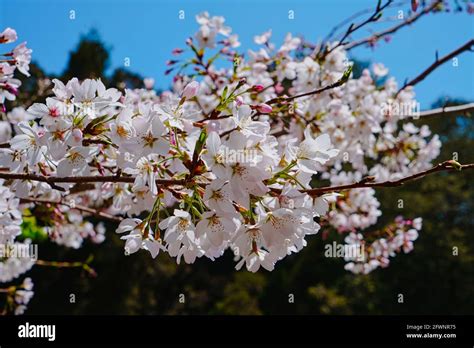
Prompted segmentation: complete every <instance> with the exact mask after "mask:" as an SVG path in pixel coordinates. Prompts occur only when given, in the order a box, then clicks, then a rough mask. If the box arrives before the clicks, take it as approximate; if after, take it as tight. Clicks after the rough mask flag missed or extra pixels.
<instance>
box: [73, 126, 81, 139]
mask: <svg viewBox="0 0 474 348" xmlns="http://www.w3.org/2000/svg"><path fill="white" fill-rule="evenodd" d="M72 137H73V138H74V140H75V141H77V142H79V141H82V131H81V130H80V129H79V128H74V129H73V130H72Z"/></svg>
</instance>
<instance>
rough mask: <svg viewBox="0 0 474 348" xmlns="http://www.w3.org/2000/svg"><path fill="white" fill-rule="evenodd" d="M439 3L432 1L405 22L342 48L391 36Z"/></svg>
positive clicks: (348, 48) (350, 47)
mask: <svg viewBox="0 0 474 348" xmlns="http://www.w3.org/2000/svg"><path fill="white" fill-rule="evenodd" d="M440 3H442V0H437V1H434V2H433V3H432V4H431V5H429V6H427V7H425V8H424V9H423V10H422V11H420V12H418V13H415V14H414V15H413V16H411V17H408V18H407V19H406V20H405V21H403V22H401V23H399V24H397V25H395V26H393V27H391V28H388V29H386V30H383V31H380V32H378V33H375V34H372V35H370V36H368V37H365V38H363V39H360V40H357V41H353V42H350V43H348V44H346V45H344V48H345V49H346V50H351V49H353V48H355V47H358V46H360V45H363V44H366V43H371V42H375V41H377V40H379V39H380V38H382V37H384V36H387V35H389V34H393V33H395V32H396V31H398V30H399V29H401V28H403V27H405V26H407V25H410V24H412V23H414V22H416V21H417V20H418V19H420V18H421V17H422V16H424V15H426V14H428V13H429V12H431V11H432V10H433V9H434V8H436V6H438V5H439V4H440Z"/></svg>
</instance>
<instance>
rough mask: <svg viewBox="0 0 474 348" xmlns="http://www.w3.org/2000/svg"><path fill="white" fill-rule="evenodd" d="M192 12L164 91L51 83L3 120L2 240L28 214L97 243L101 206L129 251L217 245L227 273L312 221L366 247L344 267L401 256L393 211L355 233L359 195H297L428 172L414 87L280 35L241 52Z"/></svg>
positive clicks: (360, 222) (5, 69) (286, 242)
mask: <svg viewBox="0 0 474 348" xmlns="http://www.w3.org/2000/svg"><path fill="white" fill-rule="evenodd" d="M196 19H197V22H198V24H199V26H200V27H199V30H198V32H197V33H196V34H195V35H194V38H189V39H188V40H187V41H186V48H176V49H175V50H173V55H174V56H175V58H174V59H173V60H171V61H169V62H168V66H169V70H168V71H167V73H168V74H171V73H172V72H174V73H175V75H174V78H173V88H172V90H170V91H165V92H162V93H157V92H156V91H155V90H154V89H153V82H154V81H153V80H151V79H145V81H144V88H140V89H133V90H132V89H125V90H124V91H122V90H120V89H117V88H107V87H106V86H105V85H104V84H103V82H102V81H101V80H92V79H86V80H84V81H79V80H78V79H76V78H73V79H71V80H69V81H65V82H62V81H60V80H57V79H54V80H53V81H52V84H53V88H52V94H51V95H50V96H49V97H47V98H46V100H45V101H44V103H34V104H33V105H30V106H29V107H27V109H23V108H16V109H14V110H12V112H10V113H9V114H8V118H9V120H10V123H11V124H12V125H13V127H12V130H11V133H10V134H8V133H5V134H6V135H5V137H6V140H7V141H8V145H9V146H5V147H3V148H1V149H0V166H1V167H2V168H6V169H7V170H8V172H9V173H12V174H15V175H17V177H18V178H19V179H18V178H17V179H15V180H10V181H9V182H8V183H6V182H2V183H0V207H3V208H1V213H2V214H3V215H1V216H0V229H1V231H2V232H1V234H0V238H4V239H2V240H5V242H6V241H8V242H11V243H14V239H15V237H16V236H18V235H19V234H20V232H21V231H20V228H19V225H20V223H21V209H26V208H28V209H29V210H30V211H32V212H33V213H34V214H35V216H36V218H37V220H38V223H39V224H40V225H41V226H42V227H44V230H45V232H47V233H48V235H49V237H50V239H51V240H53V241H55V242H56V243H58V244H61V245H65V246H68V247H72V248H79V247H80V246H81V245H82V244H83V242H84V240H86V239H87V240H90V241H92V242H94V243H100V242H102V241H103V240H104V238H105V228H104V226H103V225H102V224H100V223H96V222H95V221H96V220H95V219H90V217H91V216H93V215H98V216H99V217H100V216H104V214H106V215H107V216H108V217H113V218H114V221H118V222H119V224H118V227H117V229H116V232H117V233H118V234H119V235H120V236H121V239H123V240H124V250H125V254H127V255H130V254H133V253H135V252H137V251H139V250H141V249H143V250H146V251H147V252H149V253H150V255H151V256H152V257H153V258H155V257H156V256H157V255H158V254H159V253H160V252H165V253H168V254H169V255H170V256H171V257H175V258H176V260H177V262H178V263H180V262H181V261H183V260H184V262H185V263H193V262H195V260H196V259H198V258H200V257H207V258H210V259H212V260H214V259H216V258H218V257H220V256H222V255H224V253H225V252H226V251H227V250H229V251H230V252H232V253H233V254H234V255H235V261H236V268H237V269H240V268H242V267H243V266H244V265H245V267H246V268H247V269H248V270H249V271H252V272H255V271H257V270H259V269H260V267H263V268H264V269H266V270H270V271H271V270H273V269H274V267H275V264H276V263H277V262H278V261H279V260H281V259H283V258H285V257H286V256H288V255H291V254H293V253H297V252H299V251H300V250H302V249H303V248H304V247H305V246H306V245H307V240H306V237H307V235H314V234H317V233H318V232H319V231H320V230H321V229H325V230H328V231H329V230H335V231H337V232H339V233H345V234H347V237H346V238H345V242H346V243H347V244H350V245H356V246H357V245H362V244H364V246H365V247H366V248H365V250H366V252H367V255H366V256H367V257H366V260H365V261H364V262H359V261H354V260H347V261H348V263H347V265H346V269H348V270H350V271H352V272H355V273H368V272H370V271H371V270H373V269H375V268H376V267H379V266H380V267H385V266H386V265H388V262H389V261H388V259H389V257H393V256H394V254H395V253H397V252H400V251H401V250H403V251H404V252H409V251H410V250H411V249H412V248H413V241H414V240H415V239H416V237H417V235H418V232H417V231H419V230H420V228H421V220H420V219H414V220H407V219H403V218H399V219H396V220H395V222H394V225H393V226H389V227H387V228H386V229H383V230H381V231H380V233H381V235H380V236H378V238H377V239H376V240H375V241H372V242H370V243H369V242H368V240H366V236H365V233H364V231H365V230H367V229H369V228H370V227H371V226H373V225H375V224H376V223H377V221H378V218H379V217H380V215H381V210H380V203H379V201H378V200H377V198H376V196H375V191H374V190H373V189H371V188H361V189H352V190H347V191H342V192H340V193H336V192H330V193H327V194H320V195H315V194H313V193H312V192H311V191H310V189H311V187H312V186H314V185H315V183H316V185H317V186H322V185H323V183H324V184H329V185H344V184H351V183H354V182H358V181H361V180H363V179H364V178H365V179H367V178H368V177H370V178H372V179H371V180H376V181H384V180H396V179H398V178H400V177H404V176H407V175H410V174H413V173H417V172H419V171H422V170H426V169H427V168H429V167H431V161H432V160H433V159H434V158H435V157H437V155H438V153H439V148H440V145H441V143H440V141H439V138H438V137H437V135H432V134H431V133H430V130H429V129H428V127H426V126H422V127H420V128H418V127H416V126H415V125H414V124H413V123H411V122H409V121H410V120H409V118H410V117H413V115H411V114H410V112H406V111H400V110H406V106H408V107H409V109H410V108H412V106H413V105H416V100H415V99H414V91H413V89H412V88H405V89H403V90H402V91H401V92H398V86H397V83H396V81H395V80H394V79H393V78H391V77H388V76H387V74H388V70H387V69H386V68H385V67H384V66H383V65H381V64H376V65H374V66H373V68H372V70H369V69H365V70H364V71H363V72H362V74H361V76H359V77H355V76H353V75H352V74H351V64H352V63H351V62H350V61H349V59H348V56H347V52H346V51H344V49H343V48H342V46H337V43H330V44H329V46H328V49H327V50H320V47H316V48H314V47H313V48H310V49H309V48H308V47H309V46H308V45H305V42H304V41H303V40H302V39H301V38H299V37H295V36H293V35H291V34H288V35H287V36H286V37H285V39H284V42H283V43H282V44H281V45H280V46H277V45H276V44H274V43H273V42H271V34H272V33H271V30H270V31H267V32H265V33H263V34H262V35H257V36H256V37H255V43H256V44H257V45H259V48H258V49H257V50H249V51H248V54H247V55H244V54H243V53H239V52H238V51H237V48H238V47H239V41H238V36H237V35H235V34H231V33H232V30H231V28H230V27H227V26H225V25H224V18H222V17H211V16H210V15H209V14H208V13H203V14H200V15H198V16H197V18H196ZM13 39H16V33H14V31H12V30H11V29H7V30H5V31H4V32H3V33H2V34H1V35H0V42H11V41H12V40H13ZM21 47H22V48H20V49H18V50H17V52H16V53H15V52H14V53H12V54H11V56H12V57H13V59H12V60H11V61H9V62H8V63H2V64H3V65H1V66H0V72H1V73H2V74H3V75H1V76H0V79H2V81H5V82H2V83H0V88H1V89H0V93H2V94H0V97H2V98H3V99H5V98H6V99H9V100H11V98H13V97H14V93H12V91H13V89H12V88H17V87H18V86H19V85H18V83H17V80H15V79H13V77H12V74H13V70H14V69H15V67H16V68H18V69H19V70H20V71H21V72H23V73H26V74H27V73H28V68H27V65H28V64H27V63H26V62H29V54H30V53H31V50H28V49H26V47H25V46H24V45H23V46H21ZM332 48H334V49H332ZM320 52H329V53H328V54H327V55H321V54H320ZM219 59H221V60H222V61H223V62H222V64H216V62H217V61H218V60H219ZM5 64H6V65H5ZM12 69H13V70H12ZM15 83H16V85H15ZM14 86H16V87H14ZM328 86H329V87H328ZM3 99H2V100H3ZM410 110H411V109H410ZM400 124H402V126H400ZM22 175H24V176H25V177H24V179H21V178H22V177H21V176H22ZM35 178H36V179H35ZM38 178H40V179H38ZM53 179H60V180H53ZM20 199H22V200H23V201H22V202H21V204H20ZM20 206H21V209H20ZM94 213H95V214H94ZM101 214H102V215H101ZM2 219H4V220H2ZM3 222H4V224H3ZM2 224H3V225H2ZM11 262H13V261H11V260H10V259H8V260H6V261H3V262H0V267H4V268H5V267H7V266H6V265H8V264H9V263H11ZM31 265H32V264H31ZM31 265H29V266H28V267H31ZM28 267H26V265H25V266H24V267H23V268H21V267H20V266H19V265H17V266H16V269H21V270H22V271H21V272H19V271H18V272H13V271H10V273H8V272H5V273H4V274H10V276H9V277H7V278H2V279H1V281H9V280H11V279H12V278H14V277H17V276H18V275H19V274H21V273H23V272H24V271H26V270H27V269H28ZM11 269H12V270H14V269H15V267H12V268H11ZM1 274H2V272H0V275H1Z"/></svg>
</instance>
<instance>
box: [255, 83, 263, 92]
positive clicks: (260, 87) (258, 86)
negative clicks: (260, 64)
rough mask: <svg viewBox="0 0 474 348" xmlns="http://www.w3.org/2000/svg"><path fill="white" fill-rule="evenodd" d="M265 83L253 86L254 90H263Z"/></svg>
mask: <svg viewBox="0 0 474 348" xmlns="http://www.w3.org/2000/svg"><path fill="white" fill-rule="evenodd" d="M263 88H264V87H263V85H255V86H253V90H254V91H256V92H261V91H263Z"/></svg>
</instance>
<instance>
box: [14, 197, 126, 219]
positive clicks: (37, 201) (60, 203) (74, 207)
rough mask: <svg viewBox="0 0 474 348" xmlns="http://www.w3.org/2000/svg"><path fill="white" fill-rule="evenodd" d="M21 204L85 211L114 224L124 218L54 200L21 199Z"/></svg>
mask: <svg viewBox="0 0 474 348" xmlns="http://www.w3.org/2000/svg"><path fill="white" fill-rule="evenodd" d="M20 203H35V204H52V205H63V206H65V207H68V208H70V209H76V210H79V211H83V212H86V213H90V214H92V215H94V216H97V217H99V218H102V219H106V220H109V221H113V222H121V221H122V218H121V217H119V216H114V215H111V214H107V213H104V212H102V211H99V210H96V209H94V208H89V207H86V206H83V205H79V204H70V203H66V202H64V201H52V200H47V199H42V198H21V199H20Z"/></svg>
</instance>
